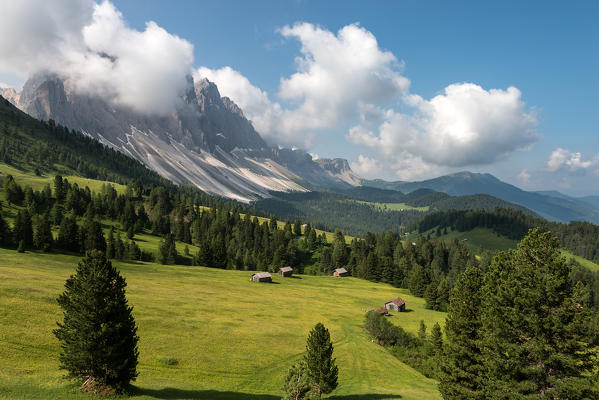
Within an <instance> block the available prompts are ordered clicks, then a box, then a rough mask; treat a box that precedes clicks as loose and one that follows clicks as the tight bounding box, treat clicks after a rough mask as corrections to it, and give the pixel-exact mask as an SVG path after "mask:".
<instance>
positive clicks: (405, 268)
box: [321, 231, 479, 311]
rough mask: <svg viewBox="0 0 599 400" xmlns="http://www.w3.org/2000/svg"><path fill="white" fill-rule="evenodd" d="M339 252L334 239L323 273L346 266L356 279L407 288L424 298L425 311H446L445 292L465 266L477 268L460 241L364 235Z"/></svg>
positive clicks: (324, 258)
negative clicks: (413, 239) (404, 239)
mask: <svg viewBox="0 0 599 400" xmlns="http://www.w3.org/2000/svg"><path fill="white" fill-rule="evenodd" d="M341 249H342V246H341V243H340V241H339V240H335V241H334V242H333V245H332V246H331V249H330V250H327V249H325V250H324V252H323V253H322V256H321V268H322V269H323V270H325V271H327V270H330V269H332V268H338V267H340V266H346V268H347V269H348V270H349V271H351V273H352V275H353V276H356V277H358V278H362V279H367V280H370V281H374V282H385V283H389V284H391V285H393V286H395V287H398V288H406V289H409V290H410V292H411V293H412V294H413V295H414V296H418V297H424V298H425V299H426V307H427V308H431V309H433V310H439V311H446V310H447V305H448V304H449V292H450V290H451V288H452V287H453V285H454V282H455V281H456V279H457V277H458V276H459V275H460V274H461V272H462V271H463V270H464V269H465V268H466V266H467V265H479V262H478V261H477V260H476V258H475V257H474V255H473V254H471V253H470V252H469V251H468V248H467V247H466V244H465V243H464V242H463V241H460V240H457V239H456V240H453V241H452V242H451V243H449V244H446V243H445V241H443V240H441V239H436V238H434V239H432V240H427V239H425V238H423V237H421V238H419V239H418V240H416V241H415V242H411V241H408V242H403V241H402V240H401V239H400V236H399V235H397V234H395V233H393V232H390V231H389V232H386V233H381V234H372V233H367V234H366V236H365V237H364V239H363V240H362V239H360V240H354V241H352V243H351V244H350V246H349V249H348V252H347V253H346V254H344V253H343V252H342V251H341ZM329 251H330V256H329V257H327V255H328V252H329ZM329 260H330V261H329ZM327 266H328V268H327Z"/></svg>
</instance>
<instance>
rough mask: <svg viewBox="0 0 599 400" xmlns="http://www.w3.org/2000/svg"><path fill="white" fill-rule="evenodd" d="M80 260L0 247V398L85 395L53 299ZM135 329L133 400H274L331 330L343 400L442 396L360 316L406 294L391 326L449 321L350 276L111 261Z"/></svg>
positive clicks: (416, 302)
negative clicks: (63, 366)
mask: <svg viewBox="0 0 599 400" xmlns="http://www.w3.org/2000/svg"><path fill="white" fill-rule="evenodd" d="M78 260H79V257H75V256H68V255H56V254H43V253H35V252H34V253H31V252H26V253H24V254H19V253H17V252H15V251H13V250H5V249H0V320H1V321H2V324H1V325H0V398H2V399H52V398H57V399H58V398H60V399H81V398H84V399H86V398H92V396H91V395H85V394H81V393H79V392H78V390H77V387H76V385H75V384H74V383H73V382H71V381H69V380H66V379H64V378H62V376H63V372H62V371H60V370H59V369H58V354H59V346H58V342H57V340H56V339H55V338H54V336H53V334H52V329H54V328H55V326H56V321H58V320H59V319H60V317H61V312H60V309H59V307H58V305H57V303H56V300H55V299H56V297H57V296H58V294H59V293H61V292H62V290H63V285H64V281H65V279H66V278H67V277H68V276H69V275H70V274H72V273H73V271H74V268H75V265H76V263H77V262H78ZM116 265H117V266H118V268H119V269H120V271H121V273H122V274H123V275H124V276H125V277H126V279H127V283H128V288H127V296H128V299H129V302H130V304H131V305H132V306H133V307H134V311H133V313H134V316H135V318H136V321H137V324H138V327H139V332H138V334H139V336H140V360H139V361H140V363H139V367H138V371H139V377H138V379H137V381H136V382H135V383H134V384H135V398H136V399H140V400H141V399H206V400H208V399H210V400H220V399H222V400H224V399H231V400H244V399H248V400H249V399H258V400H274V399H279V398H280V397H281V395H282V391H281V386H282V381H283V378H284V376H285V373H286V371H287V368H288V367H289V366H290V365H291V364H292V363H293V362H295V361H298V360H300V359H301V357H302V354H303V352H304V349H305V339H306V336H307V334H308V332H309V330H310V329H311V328H312V327H313V326H314V325H315V324H316V323H317V322H322V323H324V324H325V326H327V328H328V329H329V330H330V331H331V336H332V339H333V342H334V346H335V354H334V355H335V357H336V358H337V363H338V365H339V371H340V373H339V387H338V389H337V390H335V391H334V392H333V393H332V394H331V395H330V396H329V398H331V399H337V400H350V399H355V400H375V399H399V398H401V399H414V400H416V399H439V398H440V395H439V393H438V391H437V389H436V386H437V384H436V382H435V381H433V380H430V379H427V378H425V377H424V376H422V375H421V374H420V373H418V372H417V371H415V370H413V369H412V368H410V367H408V366H406V365H404V364H402V363H401V362H399V361H398V360H397V359H396V358H394V357H393V356H392V355H391V354H389V352H388V351H387V350H385V349H384V348H382V347H380V346H378V345H376V344H374V343H372V342H371V341H370V340H369V337H368V335H367V334H366V333H365V332H364V331H363V329H362V327H361V324H362V321H363V318H364V312H365V311H366V310H368V309H372V308H375V307H380V306H381V305H382V304H383V302H385V301H386V300H388V299H391V298H392V297H395V296H398V295H400V296H402V297H403V298H404V299H405V300H406V303H407V306H408V309H409V312H406V313H401V314H397V313H396V314H393V315H392V316H391V317H390V321H393V323H395V324H398V325H400V326H402V327H404V328H405V329H406V330H408V331H411V332H414V333H415V332H416V331H417V329H418V323H419V321H420V320H421V319H423V320H425V321H426V323H427V325H428V326H429V327H430V326H432V325H433V324H434V323H435V322H440V323H443V321H444V319H445V314H443V313H440V312H435V311H431V310H426V309H424V300H423V299H419V298H415V297H412V296H410V295H409V294H408V293H407V291H405V290H400V289H395V288H392V287H391V286H389V285H386V284H377V283H372V282H367V281H364V280H359V279H355V278H333V277H325V276H298V277H294V278H285V279H283V278H280V277H278V276H275V277H274V280H275V283H273V284H260V283H252V282H250V281H249V277H250V272H244V271H228V270H219V269H213V268H204V267H184V266H162V265H157V264H153V263H141V262H138V263H121V262H116Z"/></svg>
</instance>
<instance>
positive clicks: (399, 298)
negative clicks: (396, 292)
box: [385, 297, 406, 306]
mask: <svg viewBox="0 0 599 400" xmlns="http://www.w3.org/2000/svg"><path fill="white" fill-rule="evenodd" d="M389 303H393V304H397V305H398V306H403V305H404V304H406V302H405V301H404V300H403V299H402V298H401V297H396V298H394V299H392V300H389V301H388V302H386V303H385V304H389Z"/></svg>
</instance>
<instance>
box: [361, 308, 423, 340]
mask: <svg viewBox="0 0 599 400" xmlns="http://www.w3.org/2000/svg"><path fill="white" fill-rule="evenodd" d="M364 329H366V331H367V332H368V333H370V334H371V335H372V336H373V337H374V338H375V339H376V341H377V343H378V344H380V345H382V346H394V345H400V346H413V345H415V344H416V338H415V337H413V336H412V335H410V334H409V333H407V332H406V331H405V330H404V329H403V328H402V327H400V326H397V325H393V324H392V323H391V322H389V320H387V318H386V317H384V316H383V315H381V314H379V313H378V312H376V311H369V312H367V313H366V317H365V320H364ZM424 329H425V333H424V334H425V335H426V327H425V328H424Z"/></svg>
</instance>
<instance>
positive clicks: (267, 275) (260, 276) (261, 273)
mask: <svg viewBox="0 0 599 400" xmlns="http://www.w3.org/2000/svg"><path fill="white" fill-rule="evenodd" d="M252 276H257V277H258V278H272V276H270V274H269V273H268V272H257V273H255V274H253V275H252Z"/></svg>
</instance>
